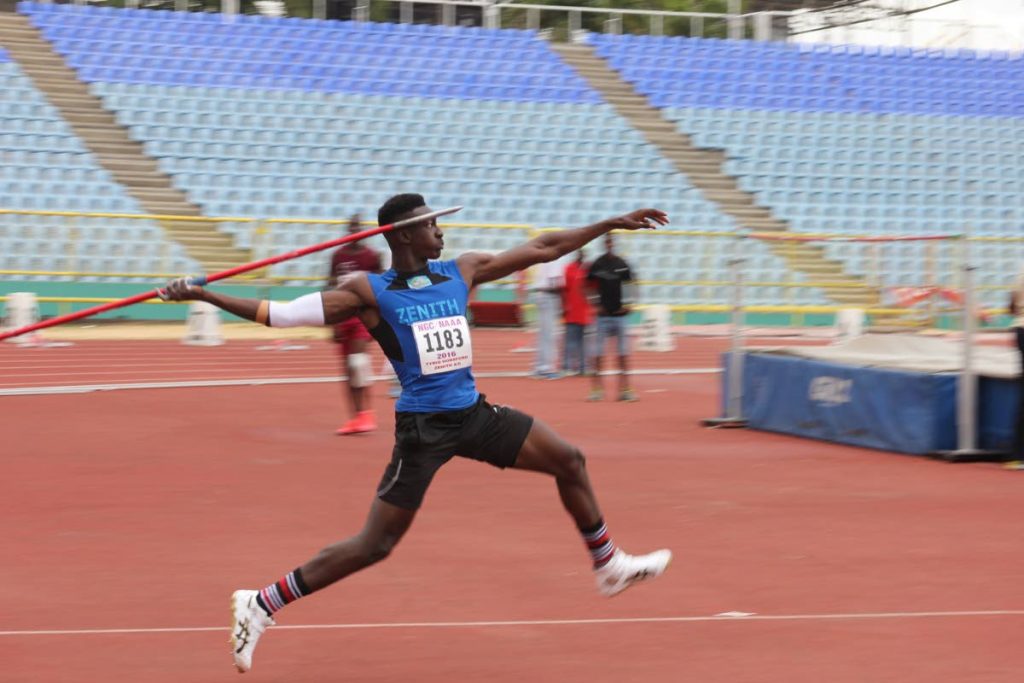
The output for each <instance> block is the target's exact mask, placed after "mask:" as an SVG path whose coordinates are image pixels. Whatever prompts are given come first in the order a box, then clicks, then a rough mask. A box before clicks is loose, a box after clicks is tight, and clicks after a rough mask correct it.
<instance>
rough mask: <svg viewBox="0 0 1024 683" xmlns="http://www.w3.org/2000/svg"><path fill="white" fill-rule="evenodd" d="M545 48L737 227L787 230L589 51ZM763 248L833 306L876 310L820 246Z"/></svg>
mask: <svg viewBox="0 0 1024 683" xmlns="http://www.w3.org/2000/svg"><path fill="white" fill-rule="evenodd" d="M551 47H552V49H554V50H555V52H557V53H558V54H559V55H560V56H561V58H562V59H563V60H564V61H565V62H566V63H567V64H568V65H569V66H571V67H573V68H574V69H575V70H576V71H577V73H579V74H580V76H582V77H583V78H584V79H585V80H586V81H587V83H589V84H590V86H591V87H592V88H594V89H595V90H597V91H599V92H600V93H601V94H602V95H603V96H604V98H605V100H606V101H607V102H608V103H609V104H611V105H612V106H613V107H614V108H615V110H616V111H617V112H618V113H619V115H621V116H622V117H624V118H625V119H626V120H627V121H629V122H630V124H632V126H633V127H634V128H636V129H637V130H639V131H640V132H641V133H642V134H643V136H644V138H646V139H647V141H648V142H650V143H651V144H653V145H655V146H657V147H658V148H659V149H660V150H661V152H662V154H664V155H665V157H666V158H668V159H669V160H670V161H671V162H672V163H673V164H674V165H675V166H676V168H677V169H678V170H679V171H680V172H681V173H684V174H686V175H687V176H688V177H689V178H690V180H691V182H693V184H694V185H695V186H696V187H697V188H698V189H699V190H701V192H702V193H703V194H704V196H705V197H707V199H709V200H711V201H713V202H715V203H716V204H718V206H719V208H721V210H722V211H723V212H724V213H726V214H728V215H731V216H732V217H733V218H735V219H736V222H737V224H738V225H739V226H740V227H741V228H745V229H748V230H752V231H757V232H773V231H786V230H788V227H789V226H788V225H787V224H786V223H785V222H784V221H781V220H779V219H778V218H776V217H775V216H774V215H772V212H771V211H770V210H769V209H767V208H765V207H763V206H760V205H758V204H756V203H755V201H754V195H752V194H751V193H749V192H746V191H745V190H742V189H740V187H739V185H738V184H737V182H736V178H735V177H733V176H731V175H728V174H726V173H724V172H723V170H722V165H723V163H724V162H725V154H723V153H722V151H721V150H717V149H706V148H701V147H697V146H696V145H694V144H693V140H692V139H691V138H690V136H688V135H686V134H685V133H682V132H680V131H679V130H678V129H677V127H676V125H675V124H674V123H672V122H671V121H669V120H668V119H666V118H665V117H663V116H662V115H661V113H660V112H659V110H657V109H655V108H654V107H652V106H651V104H650V102H648V100H647V98H646V97H644V96H643V95H641V94H640V93H638V92H637V91H636V90H635V89H634V88H633V86H632V85H631V84H630V83H628V82H627V81H625V80H623V79H622V78H621V77H620V76H619V74H618V72H616V71H615V70H614V69H612V68H611V66H610V65H609V64H608V62H607V61H605V60H604V59H603V58H601V57H599V56H598V55H597V54H596V53H595V51H594V48H593V47H591V46H589V45H582V44H557V43H552V45H551ZM769 248H770V249H771V250H772V252H773V253H775V254H776V255H778V256H781V257H782V258H783V259H785V260H786V262H787V265H788V266H789V267H790V268H791V269H792V270H795V271H800V272H803V273H805V274H806V275H807V276H808V277H809V278H811V279H812V280H814V281H816V282H827V283H833V284H835V285H837V286H834V287H829V286H823V287H822V289H823V290H824V292H825V294H826V296H828V297H829V298H830V299H832V300H833V301H835V302H837V303H839V304H843V305H851V306H862V307H871V306H877V305H879V301H880V300H881V293H880V292H879V291H877V289H875V288H868V287H867V286H866V282H865V281H864V279H863V278H861V277H858V276H855V275H850V274H848V273H846V272H845V270H844V268H843V265H842V263H840V262H839V261H836V260H833V259H829V258H826V256H825V251H824V249H823V248H822V247H820V246H817V245H814V244H809V243H800V242H789V241H778V242H769Z"/></svg>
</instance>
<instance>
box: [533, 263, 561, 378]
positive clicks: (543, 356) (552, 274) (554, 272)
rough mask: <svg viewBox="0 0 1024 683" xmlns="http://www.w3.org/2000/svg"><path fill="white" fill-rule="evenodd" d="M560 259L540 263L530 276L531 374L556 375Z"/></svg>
mask: <svg viewBox="0 0 1024 683" xmlns="http://www.w3.org/2000/svg"><path fill="white" fill-rule="evenodd" d="M564 268H565V261H564V260H563V259H556V260H554V261H548V262H547V263H541V264H540V265H539V266H537V270H536V273H535V276H534V280H533V287H532V290H533V299H534V303H535V304H536V306H537V355H536V356H535V358H534V362H533V375H534V377H541V378H544V379H558V378H559V377H560V376H561V375H559V374H558V372H557V371H556V370H555V357H556V356H557V354H558V335H557V328H558V317H559V313H560V312H561V307H562V288H563V286H564V284H565V283H564V281H563V279H562V271H563V269H564Z"/></svg>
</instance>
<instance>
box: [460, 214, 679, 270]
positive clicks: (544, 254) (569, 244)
mask: <svg viewBox="0 0 1024 683" xmlns="http://www.w3.org/2000/svg"><path fill="white" fill-rule="evenodd" d="M666 223H668V216H667V215H666V214H665V212H664V211H659V210H658V209H639V210H637V211H633V212H631V213H627V214H625V215H622V216H616V217H615V218H609V219H607V220H603V221H601V222H600V223H594V224H593V225H588V226H587V227H585V228H576V229H575V230H558V231H556V232H545V233H542V234H541V235H539V236H537V237H535V238H533V239H532V240H530V241H529V242H527V243H526V244H523V245H520V246H518V247H513V248H512V249H509V250H508V251H503V252H501V253H500V254H483V253H478V252H471V253H467V254H463V255H462V256H460V257H459V258H458V264H459V270H461V271H462V274H463V277H466V278H467V281H468V282H470V283H471V285H470V286H475V285H479V284H481V283H483V282H491V281H493V280H500V279H501V278H503V277H506V276H508V275H511V274H512V273H514V272H516V271H519V270H523V269H524V268H529V267H530V266H532V265H536V264H538V263H545V262H547V261H554V260H555V259H557V258H559V257H561V256H564V255H565V254H568V253H569V252H572V251H576V250H577V249H579V248H580V247H582V246H583V245H584V244H586V243H587V242H590V241H591V240H594V239H596V238H598V237H600V236H601V235H603V234H605V233H607V232H611V231H612V230H643V229H649V228H655V227H657V226H658V225H665V224H666ZM467 276H468V277H467Z"/></svg>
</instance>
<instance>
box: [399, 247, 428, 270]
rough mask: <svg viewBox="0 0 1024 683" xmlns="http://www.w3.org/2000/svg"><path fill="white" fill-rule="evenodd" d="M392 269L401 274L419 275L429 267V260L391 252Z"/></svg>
mask: <svg viewBox="0 0 1024 683" xmlns="http://www.w3.org/2000/svg"><path fill="white" fill-rule="evenodd" d="M391 267H392V268H394V269H395V271H396V272H399V273H418V272H419V271H421V270H423V269H424V268H426V267H427V259H425V258H420V257H418V256H414V255H413V254H410V253H409V252H398V253H396V252H391Z"/></svg>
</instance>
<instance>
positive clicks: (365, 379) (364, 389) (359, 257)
mask: <svg viewBox="0 0 1024 683" xmlns="http://www.w3.org/2000/svg"><path fill="white" fill-rule="evenodd" d="M359 229H360V220H359V214H355V215H354V216H352V218H350V219H349V222H348V234H350V235H354V234H355V233H357V232H359ZM360 271H363V272H367V273H379V272H380V271H381V267H380V254H378V253H377V252H376V251H374V250H373V249H371V248H370V247H368V246H366V245H365V244H363V243H361V242H349V243H348V244H343V245H341V246H340V247H338V248H337V249H336V250H335V252H334V254H332V255H331V272H330V275H329V276H328V280H327V288H328V289H334V288H336V287H337V286H338V283H339V282H341V281H342V280H344V279H345V278H346V277H348V276H349V275H351V274H352V273H357V272H360ZM334 341H335V343H337V344H338V349H339V351H340V352H341V355H342V358H343V359H344V364H345V371H346V372H345V374H347V375H348V395H349V402H350V405H351V407H352V418H351V419H350V420H349V421H348V422H346V423H345V424H343V425H342V426H341V427H340V428H339V429H338V431H337V434H340V435H342V436H345V435H348V434H359V433H362V432H372V431H373V430H374V429H376V428H377V418H376V417H375V416H374V414H373V410H371V409H370V391H369V387H370V382H371V377H372V372H373V370H372V368H371V367H370V355H369V354H368V353H366V342H368V341H370V333H369V331H367V329H366V326H365V325H363V321H362V320H360V319H359V317H358V316H352V317H351V318H348V319H347V320H344V321H342V322H340V323H338V324H337V325H335V326H334Z"/></svg>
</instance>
